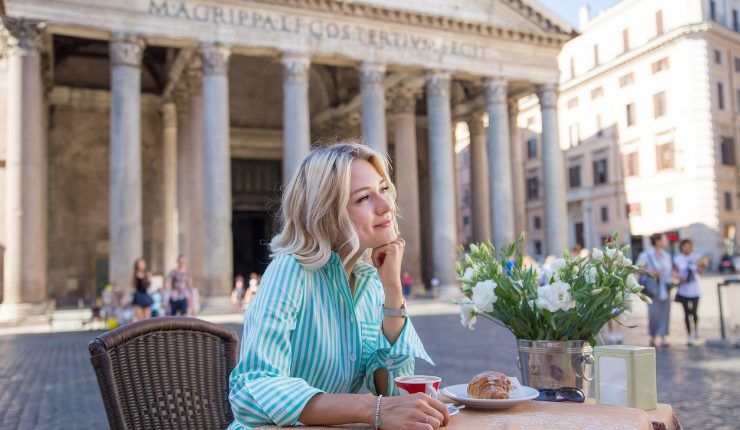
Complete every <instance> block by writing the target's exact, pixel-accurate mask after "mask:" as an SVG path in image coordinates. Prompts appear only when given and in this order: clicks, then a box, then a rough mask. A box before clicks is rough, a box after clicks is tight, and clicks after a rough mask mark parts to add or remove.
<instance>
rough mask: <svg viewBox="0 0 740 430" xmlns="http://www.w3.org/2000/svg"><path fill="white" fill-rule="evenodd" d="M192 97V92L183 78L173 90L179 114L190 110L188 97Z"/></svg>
mask: <svg viewBox="0 0 740 430" xmlns="http://www.w3.org/2000/svg"><path fill="white" fill-rule="evenodd" d="M189 98H190V92H189V91H188V86H187V84H186V83H185V82H183V80H182V79H181V80H180V82H178V83H177V85H176V86H175V89H174V90H173V91H172V101H173V102H174V103H175V107H176V109H177V114H178V115H183V114H185V113H187V112H188V99H189Z"/></svg>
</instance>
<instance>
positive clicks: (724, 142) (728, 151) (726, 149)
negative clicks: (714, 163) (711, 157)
mask: <svg viewBox="0 0 740 430" xmlns="http://www.w3.org/2000/svg"><path fill="white" fill-rule="evenodd" d="M720 155H721V157H722V158H721V160H720V161H721V163H722V165H723V166H734V165H735V139H733V138H732V137H730V136H722V138H721V140H720Z"/></svg>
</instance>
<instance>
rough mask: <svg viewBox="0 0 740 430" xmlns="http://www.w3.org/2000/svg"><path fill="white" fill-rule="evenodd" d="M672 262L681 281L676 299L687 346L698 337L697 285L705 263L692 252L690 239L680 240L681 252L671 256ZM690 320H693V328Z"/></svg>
mask: <svg viewBox="0 0 740 430" xmlns="http://www.w3.org/2000/svg"><path fill="white" fill-rule="evenodd" d="M673 264H674V265H675V266H676V270H677V271H678V275H679V277H680V278H681V283H680V284H679V285H678V293H677V294H676V301H677V302H679V303H681V305H682V306H683V312H684V323H685V324H686V334H687V335H688V341H687V342H686V343H687V344H688V345H689V346H691V345H693V344H694V340H696V339H699V329H698V327H697V324H698V323H699V315H698V313H697V311H698V307H699V297H700V296H701V288H700V287H699V276H700V275H703V274H704V270H705V269H706V264H705V262H704V260H702V259H701V258H700V257H699V256H698V255H697V254H695V253H694V243H693V242H692V241H691V240H690V239H684V240H682V241H681V253H680V254H678V255H676V256H675V257H674V258H673ZM691 321H693V322H694V326H693V330H692V327H691Z"/></svg>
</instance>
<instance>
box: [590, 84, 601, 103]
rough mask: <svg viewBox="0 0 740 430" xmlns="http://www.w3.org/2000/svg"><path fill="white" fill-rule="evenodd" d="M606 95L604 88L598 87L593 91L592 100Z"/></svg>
mask: <svg viewBox="0 0 740 430" xmlns="http://www.w3.org/2000/svg"><path fill="white" fill-rule="evenodd" d="M603 95H604V87H596V88H594V89H592V90H591V100H595V99H598V98H599V97H601V96H603Z"/></svg>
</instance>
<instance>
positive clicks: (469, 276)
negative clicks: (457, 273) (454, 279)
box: [462, 267, 475, 281]
mask: <svg viewBox="0 0 740 430" xmlns="http://www.w3.org/2000/svg"><path fill="white" fill-rule="evenodd" d="M473 275H475V270H474V269H473V268H472V267H468V268H467V269H465V274H463V277H462V280H463V281H472V280H473Z"/></svg>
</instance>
